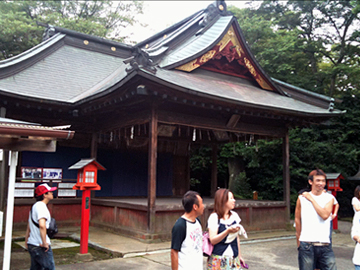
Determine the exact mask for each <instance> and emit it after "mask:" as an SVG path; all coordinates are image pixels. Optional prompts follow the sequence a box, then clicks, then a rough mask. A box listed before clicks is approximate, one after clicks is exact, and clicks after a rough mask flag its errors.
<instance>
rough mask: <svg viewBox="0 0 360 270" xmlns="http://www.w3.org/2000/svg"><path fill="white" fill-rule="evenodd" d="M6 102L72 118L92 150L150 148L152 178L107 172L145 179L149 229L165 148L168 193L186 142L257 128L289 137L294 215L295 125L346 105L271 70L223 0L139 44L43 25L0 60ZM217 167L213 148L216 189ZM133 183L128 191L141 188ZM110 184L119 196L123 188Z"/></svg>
mask: <svg viewBox="0 0 360 270" xmlns="http://www.w3.org/2000/svg"><path fill="white" fill-rule="evenodd" d="M0 107H5V108H6V110H7V115H8V116H9V117H13V118H18V119H23V120H24V121H37V122H41V123H42V124H45V125H49V124H51V125H54V124H56V125H64V123H70V124H71V125H72V129H73V130H75V131H76V135H75V136H74V139H73V140H71V141H68V142H63V143H62V144H61V145H62V146H64V147H65V146H66V147H72V148H73V149H75V148H86V149H90V150H91V151H90V152H91V154H90V156H91V157H92V158H96V159H97V160H98V159H99V157H98V151H99V150H100V149H111V150H119V151H122V150H123V151H134V152H135V153H136V155H138V156H139V155H140V156H142V155H143V154H144V153H145V154H146V155H147V156H148V158H147V182H143V181H142V182H141V181H140V180H139V181H138V182H137V180H136V179H137V178H136V177H135V178H136V179H131V180H130V179H125V181H124V180H122V181H120V180H116V179H115V180H114V179H113V180H110V178H111V177H115V176H111V177H110V176H109V177H108V179H107V180H106V181H107V183H110V182H111V181H113V182H116V181H117V182H121V183H122V184H121V185H123V186H121V187H124V189H121V190H125V189H126V188H125V184H124V182H126V181H130V182H131V181H133V184H134V185H135V186H136V187H134V188H135V189H136V188H140V187H142V186H147V194H146V195H147V198H148V204H147V231H148V233H153V232H154V230H155V225H154V224H155V200H156V196H157V188H158V187H159V185H158V186H157V184H158V181H160V180H159V177H158V174H159V173H161V169H160V168H159V157H158V154H161V153H167V154H168V155H169V156H171V159H172V163H171V166H172V172H171V176H170V178H171V180H170V181H171V183H170V185H171V194H169V192H167V193H166V192H165V195H170V196H180V195H182V194H184V192H185V191H186V190H187V189H188V188H189V186H190V184H189V183H190V177H189V156H188V153H189V151H188V149H189V145H192V144H195V143H196V144H207V145H211V146H213V149H214V150H216V145H218V144H220V143H224V142H228V141H239V140H248V138H250V136H251V138H253V139H255V140H256V139H258V138H283V142H284V143H283V153H284V155H283V164H284V166H283V168H284V169H283V178H284V201H285V202H286V205H287V218H289V214H290V212H289V211H290V176H289V137H288V130H289V128H291V127H294V126H306V125H309V124H312V123H321V122H323V121H325V120H328V119H329V118H330V117H333V116H336V115H339V114H340V113H341V112H340V111H338V110H336V109H334V100H332V99H330V98H329V97H326V96H322V95H318V94H314V93H312V92H309V91H306V90H304V89H300V88H297V87H294V86H291V85H289V84H286V83H284V82H281V81H278V80H276V79H272V78H270V77H269V76H268V75H267V74H266V73H265V72H264V70H263V69H262V68H261V67H260V65H259V64H258V62H257V61H256V59H255V58H254V56H253V54H252V53H251V51H250V49H249V47H248V45H247V43H246V40H245V38H244V36H243V34H242V32H241V29H240V26H239V24H238V21H237V20H236V18H235V17H234V16H233V15H232V14H231V13H230V12H228V11H227V7H226V3H225V1H216V2H214V3H213V4H211V5H209V6H208V7H207V8H205V9H203V10H200V11H198V12H196V13H195V14H193V15H191V16H189V17H188V18H185V19H183V20H182V21H180V22H178V23H176V24H174V25H173V26H171V27H168V28H166V29H165V30H163V31H161V32H159V33H158V34H156V35H154V36H152V37H150V38H148V39H146V40H144V41H142V42H140V43H138V44H137V45H134V46H130V45H127V44H122V43H117V42H114V41H110V40H106V39H103V38H99V37H95V36H91V35H86V34H82V33H78V32H74V31H71V30H68V29H63V28H60V27H56V26H52V25H46V31H45V34H44V41H43V42H42V43H41V44H39V45H37V46H35V47H34V48H32V49H30V50H28V51H26V52H24V53H22V54H20V55H18V56H15V57H13V58H10V59H7V60H4V61H1V62H0ZM74 151H75V150H74ZM100 160H101V159H100ZM101 163H102V164H104V165H105V167H107V168H108V167H110V168H111V166H110V165H109V164H107V163H106V162H105V161H102V160H101ZM67 165H69V164H67ZM64 167H66V165H64ZM157 168H158V169H157ZM135 170H136V169H135ZM110 171H111V170H110ZM216 175H217V169H216V152H215V151H214V154H213V168H212V179H211V187H210V188H211V194H214V192H215V190H216V187H217V177H216ZM161 178H164V177H163V176H162V177H161ZM111 179H112V178H111ZM168 182H169V181H168ZM100 184H101V183H100ZM112 184H113V187H114V183H112ZM105 185H107V184H105ZM101 186H102V187H103V186H104V184H101ZM134 188H132V189H131V190H132V192H133V193H132V194H131V195H135V196H136V195H138V196H141V195H142V193H141V192H137V191H133V190H134ZM128 190H130V188H129V189H128ZM101 192H103V191H101ZM104 192H106V190H105V191H104ZM108 192H109V193H108V194H110V196H114V194H115V192H116V189H114V188H113V189H112V190H111V191H108ZM111 192H113V193H111ZM124 192H125V191H124ZM129 193H130V191H129ZM104 194H105V193H104ZM111 194H112V195H111ZM116 194H119V193H116ZM106 196H108V195H106Z"/></svg>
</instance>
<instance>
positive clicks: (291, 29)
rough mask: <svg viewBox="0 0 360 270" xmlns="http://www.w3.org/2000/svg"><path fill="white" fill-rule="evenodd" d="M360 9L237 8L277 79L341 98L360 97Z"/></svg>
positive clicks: (309, 4) (326, 4) (342, 5)
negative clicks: (346, 93)
mask: <svg viewBox="0 0 360 270" xmlns="http://www.w3.org/2000/svg"><path fill="white" fill-rule="evenodd" d="M359 10H360V9H359V8H358V6H357V1H324V0H316V1H287V2H282V1H263V2H262V4H261V6H260V7H259V8H258V9H254V8H247V9H243V10H239V9H237V8H235V7H231V11H232V12H233V13H234V14H235V16H236V17H237V18H238V20H239V24H240V26H241V28H242V30H243V31H244V35H245V37H246V39H247V41H248V43H249V45H250V47H251V49H252V51H253V52H254V54H255V57H256V59H257V60H258V61H259V62H260V65H261V66H262V67H263V68H264V69H265V70H266V71H267V72H268V73H269V74H270V75H271V76H272V77H275V78H277V79H279V80H283V81H285V82H288V83H290V84H294V85H297V86H299V87H303V88H305V89H308V90H313V91H316V92H318V93H321V94H326V95H329V96H336V97H341V95H342V93H343V92H344V91H352V92H353V93H354V94H358V93H357V91H358V88H357V87H358V85H359V82H358V80H357V79H356V78H357V77H356V76H357V75H359V54H360V49H359V46H358V44H359V41H360V38H359V36H360V35H359V31H358V29H359V24H360V20H359ZM254 33H255V37H256V38H254Z"/></svg>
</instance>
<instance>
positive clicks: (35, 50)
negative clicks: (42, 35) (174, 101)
mask: <svg viewBox="0 0 360 270" xmlns="http://www.w3.org/2000/svg"><path fill="white" fill-rule="evenodd" d="M64 37H65V35H64V34H60V33H58V34H56V35H54V36H52V37H51V38H50V39H47V40H45V41H43V42H41V43H39V44H38V45H36V46H35V47H32V48H31V49H29V50H26V51H24V52H22V53H20V54H18V55H15V56H13V57H11V58H8V59H5V60H2V61H0V69H1V68H7V67H9V66H12V65H16V64H18V63H20V62H23V61H24V60H28V59H30V58H31V57H33V56H35V55H38V54H39V53H41V52H42V51H44V50H46V49H48V48H49V47H51V46H52V45H54V44H55V43H57V42H59V41H60V40H62V39H63V38H64Z"/></svg>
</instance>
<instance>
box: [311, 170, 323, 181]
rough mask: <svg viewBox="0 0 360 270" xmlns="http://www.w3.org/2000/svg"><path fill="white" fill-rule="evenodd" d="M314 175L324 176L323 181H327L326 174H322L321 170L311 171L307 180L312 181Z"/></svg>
mask: <svg viewBox="0 0 360 270" xmlns="http://www.w3.org/2000/svg"><path fill="white" fill-rule="evenodd" d="M314 175H324V176H325V180H326V179H327V177H326V173H324V171H323V170H321V169H316V170H312V171H311V172H310V173H309V175H308V180H310V181H314Z"/></svg>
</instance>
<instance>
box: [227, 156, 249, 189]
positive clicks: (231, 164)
mask: <svg viewBox="0 0 360 270" xmlns="http://www.w3.org/2000/svg"><path fill="white" fill-rule="evenodd" d="M228 168H229V190H230V191H231V192H233V193H234V192H235V189H236V177H237V176H238V175H239V173H241V172H243V171H244V170H245V165H244V160H243V159H242V158H241V157H234V158H229V159H228Z"/></svg>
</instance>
